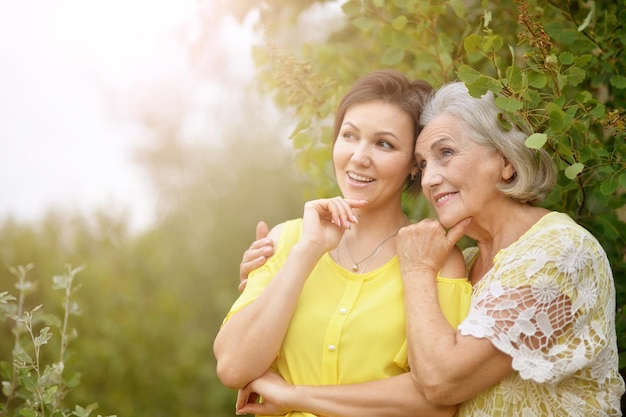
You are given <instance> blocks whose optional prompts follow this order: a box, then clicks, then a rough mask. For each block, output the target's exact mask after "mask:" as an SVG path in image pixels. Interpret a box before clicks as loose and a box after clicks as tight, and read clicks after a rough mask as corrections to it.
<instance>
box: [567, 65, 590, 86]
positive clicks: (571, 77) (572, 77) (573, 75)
mask: <svg viewBox="0 0 626 417" xmlns="http://www.w3.org/2000/svg"><path fill="white" fill-rule="evenodd" d="M565 73H566V75H567V80H568V82H569V85H573V86H577V85H578V84H580V83H582V82H583V80H584V79H585V77H586V76H587V73H586V72H585V71H583V70H582V69H580V68H578V67H575V66H571V67H569V68H568V69H567V71H565Z"/></svg>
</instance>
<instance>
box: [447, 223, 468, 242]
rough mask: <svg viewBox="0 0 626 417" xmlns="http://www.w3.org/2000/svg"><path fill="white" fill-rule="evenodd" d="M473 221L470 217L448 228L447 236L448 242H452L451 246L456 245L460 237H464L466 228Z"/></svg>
mask: <svg viewBox="0 0 626 417" xmlns="http://www.w3.org/2000/svg"><path fill="white" fill-rule="evenodd" d="M471 221H472V218H471V217H468V218H466V219H463V220H461V221H460V222H458V223H457V224H455V225H454V226H452V227H451V228H450V229H448V233H447V235H446V236H447V238H448V242H450V246H454V245H456V243H457V242H458V241H459V239H461V238H462V237H463V235H464V234H465V229H467V226H468V225H469V224H470V222H471Z"/></svg>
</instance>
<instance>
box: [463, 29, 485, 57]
mask: <svg viewBox="0 0 626 417" xmlns="http://www.w3.org/2000/svg"><path fill="white" fill-rule="evenodd" d="M482 39H483V38H482V37H480V36H478V35H476V34H472V35H469V36H467V37H466V38H465V39H464V40H463V48H464V49H465V52H467V53H468V54H472V53H474V52H478V51H480V44H481V42H482Z"/></svg>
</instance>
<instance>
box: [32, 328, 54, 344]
mask: <svg viewBox="0 0 626 417" xmlns="http://www.w3.org/2000/svg"><path fill="white" fill-rule="evenodd" d="M49 330H50V328H49V327H44V328H43V329H41V331H40V332H39V336H37V337H36V338H35V346H37V347H39V346H41V345H45V344H46V343H48V340H50V338H51V337H52V333H48V331H49Z"/></svg>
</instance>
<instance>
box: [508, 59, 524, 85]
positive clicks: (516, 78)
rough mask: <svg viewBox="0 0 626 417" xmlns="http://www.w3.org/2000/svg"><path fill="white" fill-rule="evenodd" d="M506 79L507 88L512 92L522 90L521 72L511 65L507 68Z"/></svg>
mask: <svg viewBox="0 0 626 417" xmlns="http://www.w3.org/2000/svg"><path fill="white" fill-rule="evenodd" d="M506 77H507V79H508V82H509V87H510V88H511V89H512V90H513V91H519V90H520V89H521V88H522V84H523V77H522V70H520V69H519V68H518V67H516V66H513V65H511V66H509V67H507V69H506Z"/></svg>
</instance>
